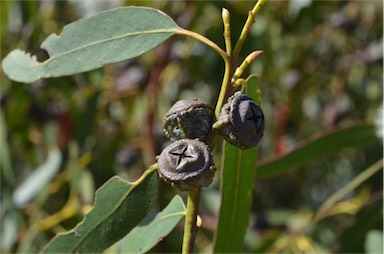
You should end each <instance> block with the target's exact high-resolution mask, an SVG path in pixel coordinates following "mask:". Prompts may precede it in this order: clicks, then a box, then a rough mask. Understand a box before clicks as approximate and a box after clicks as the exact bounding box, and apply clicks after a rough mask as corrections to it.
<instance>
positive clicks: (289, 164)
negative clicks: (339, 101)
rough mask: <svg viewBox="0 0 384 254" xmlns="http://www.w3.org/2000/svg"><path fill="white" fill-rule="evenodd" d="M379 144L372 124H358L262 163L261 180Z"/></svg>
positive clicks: (327, 133)
mask: <svg viewBox="0 0 384 254" xmlns="http://www.w3.org/2000/svg"><path fill="white" fill-rule="evenodd" d="M379 144H380V139H379V138H378V137H377V135H376V133H375V126H374V125H372V124H355V125H352V126H348V127H343V128H339V129H335V130H332V131H325V132H323V133H320V134H317V135H315V136H313V137H310V138H308V139H306V140H303V141H302V142H300V143H299V144H298V145H297V146H296V148H295V149H294V150H293V151H291V152H290V153H288V154H285V155H282V156H276V157H274V158H270V159H268V160H264V161H262V163H261V164H259V167H258V169H257V177H258V178H267V177H273V176H278V175H280V174H283V173H286V172H288V171H291V170H294V169H297V168H299V167H300V166H303V165H305V164H307V163H309V162H311V161H314V160H317V159H319V158H322V157H325V156H329V155H331V154H335V153H337V152H339V151H341V150H342V149H345V148H348V147H356V148H362V147H366V146H372V145H379Z"/></svg>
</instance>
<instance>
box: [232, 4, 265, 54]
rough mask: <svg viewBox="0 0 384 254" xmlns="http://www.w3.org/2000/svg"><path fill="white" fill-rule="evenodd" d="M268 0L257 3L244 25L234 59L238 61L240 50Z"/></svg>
mask: <svg viewBox="0 0 384 254" xmlns="http://www.w3.org/2000/svg"><path fill="white" fill-rule="evenodd" d="M265 2H266V0H259V1H257V3H256V5H255V7H253V9H252V10H251V11H250V12H249V14H248V18H247V21H246V22H245V24H244V27H243V30H241V34H240V37H239V39H238V40H237V42H236V45H235V49H234V50H233V57H234V58H235V59H237V57H238V56H239V53H240V50H241V48H242V47H243V44H244V41H245V39H246V38H247V36H248V33H249V29H250V28H251V26H252V25H253V23H255V17H256V14H257V13H258V12H259V11H260V9H261V7H263V5H264V4H265Z"/></svg>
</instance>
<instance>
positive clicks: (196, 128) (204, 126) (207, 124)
mask: <svg viewBox="0 0 384 254" xmlns="http://www.w3.org/2000/svg"><path fill="white" fill-rule="evenodd" d="M213 121H214V111H213V108H212V107H211V106H210V105H209V104H208V103H206V102H204V101H202V100H199V99H192V100H179V101H177V102H176V103H175V104H174V105H173V106H172V107H171V108H170V109H169V111H168V112H167V113H166V114H165V116H164V118H163V123H164V132H165V134H166V135H167V136H168V137H169V138H170V139H171V140H173V141H175V140H179V139H182V138H190V139H196V138H197V139H199V140H201V141H205V140H206V139H207V137H208V135H209V133H210V132H211V130H212V123H213Z"/></svg>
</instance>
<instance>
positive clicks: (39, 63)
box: [28, 28, 179, 67]
mask: <svg viewBox="0 0 384 254" xmlns="http://www.w3.org/2000/svg"><path fill="white" fill-rule="evenodd" d="M177 30H179V28H172V29H159V30H148V31H140V32H133V33H127V34H123V35H120V36H114V37H111V38H107V39H105V40H99V41H96V42H92V43H89V44H86V45H83V46H81V47H76V48H74V49H71V50H68V51H65V52H63V53H60V54H58V55H53V56H51V57H50V58H48V59H47V60H45V61H44V62H37V63H36V64H35V65H33V66H34V67H39V66H40V65H47V64H48V63H49V62H50V61H52V60H54V59H57V58H60V57H62V56H64V55H68V54H71V53H73V52H76V51H80V50H83V49H86V48H90V47H93V46H95V45H98V44H103V43H106V42H109V41H114V40H120V39H124V38H126V37H130V36H136V35H144V34H156V33H176V32H177ZM44 49H45V48H44ZM28 66H29V65H28Z"/></svg>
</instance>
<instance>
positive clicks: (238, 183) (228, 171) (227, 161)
mask: <svg viewBox="0 0 384 254" xmlns="http://www.w3.org/2000/svg"><path fill="white" fill-rule="evenodd" d="M258 88H259V80H258V78H257V77H255V76H251V78H249V79H248V80H247V87H246V93H247V94H248V95H249V96H250V97H252V99H253V100H255V102H257V103H259V104H260V101H261V99H260V93H259V90H258ZM256 158H257V148H256V147H253V148H250V149H247V150H240V149H239V148H237V147H235V146H233V145H231V144H229V143H227V142H224V159H223V169H222V178H221V192H222V200H221V207H220V213H219V222H218V228H217V233H216V243H215V253H241V252H242V247H243V243H244V237H245V233H246V229H247V227H248V224H249V214H250V211H251V202H252V189H253V185H254V178H255V167H256Z"/></svg>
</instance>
